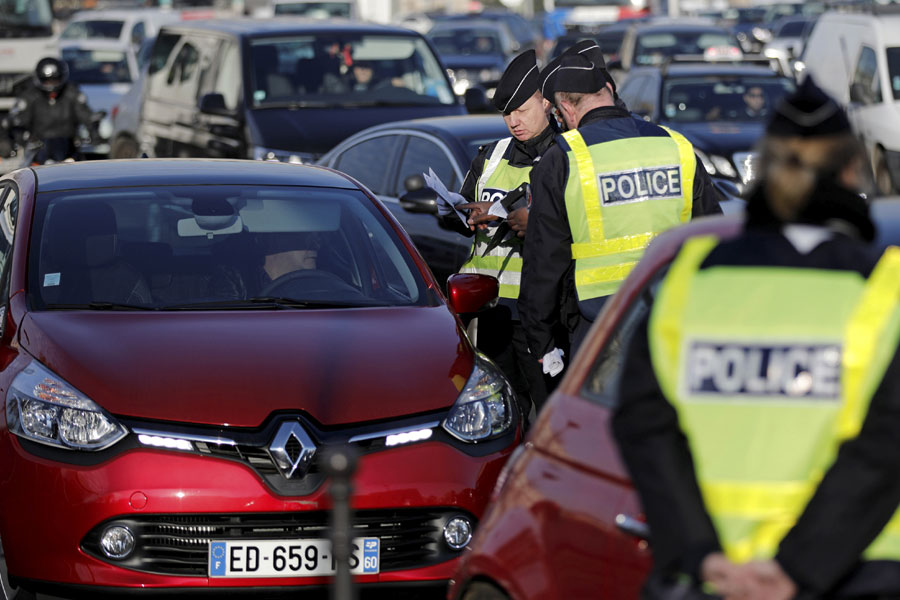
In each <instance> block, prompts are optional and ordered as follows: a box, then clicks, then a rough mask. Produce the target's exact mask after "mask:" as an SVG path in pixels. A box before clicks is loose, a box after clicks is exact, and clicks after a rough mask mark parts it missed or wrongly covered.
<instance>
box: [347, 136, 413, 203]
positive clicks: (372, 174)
mask: <svg viewBox="0 0 900 600" xmlns="http://www.w3.org/2000/svg"><path fill="white" fill-rule="evenodd" d="M401 141H402V136H399V135H382V136H378V137H375V138H370V139H368V140H365V141H362V142H360V143H358V144H356V145H355V146H351V147H350V148H348V149H347V150H345V151H344V152H342V153H341V154H340V156H338V158H337V160H336V161H335V163H334V168H335V169H337V170H339V171H343V172H344V173H346V174H347V175H349V176H350V177H353V178H354V179H356V180H357V181H359V182H360V183H362V184H363V185H364V186H366V187H367V188H369V189H370V190H371V191H372V193H375V194H380V195H384V194H385V193H386V190H387V176H388V172H389V171H390V168H389V166H388V165H390V164H391V163H390V162H389V160H390V157H391V156H393V154H394V151H395V149H396V145H397V144H399V143H400V142H401Z"/></svg>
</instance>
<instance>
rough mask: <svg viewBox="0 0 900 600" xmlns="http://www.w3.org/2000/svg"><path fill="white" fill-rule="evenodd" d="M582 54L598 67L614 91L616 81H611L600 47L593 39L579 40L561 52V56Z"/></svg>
mask: <svg viewBox="0 0 900 600" xmlns="http://www.w3.org/2000/svg"><path fill="white" fill-rule="evenodd" d="M576 54H577V55H579V56H583V57H585V58H586V59H588V60H589V61H591V62H592V63H594V67H595V68H596V69H599V70H600V71H601V72H602V73H603V75H604V77H606V80H607V81H608V82H609V83H610V85H612V88H613V92H615V91H616V82H615V81H613V78H612V75H610V74H609V71H608V70H607V69H606V59H605V58H604V57H603V51H602V50H601V49H600V45H599V44H598V43H597V42H595V41H594V40H581V41H580V42H577V43H575V44H573V45H572V46H570V47H569V48H567V49H566V51H565V52H563V54H562V55H563V56H567V55H568V56H572V55H576Z"/></svg>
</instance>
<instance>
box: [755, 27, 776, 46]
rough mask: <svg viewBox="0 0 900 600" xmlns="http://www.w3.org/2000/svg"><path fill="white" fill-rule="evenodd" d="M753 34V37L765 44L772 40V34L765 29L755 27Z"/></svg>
mask: <svg viewBox="0 0 900 600" xmlns="http://www.w3.org/2000/svg"><path fill="white" fill-rule="evenodd" d="M752 33H753V37H755V38H756V39H758V40H759V41H760V42H762V43H764V44H765V43H766V42H768V41H769V40H771V39H772V32H771V31H769V30H768V29H766V28H765V27H754V28H753V30H752Z"/></svg>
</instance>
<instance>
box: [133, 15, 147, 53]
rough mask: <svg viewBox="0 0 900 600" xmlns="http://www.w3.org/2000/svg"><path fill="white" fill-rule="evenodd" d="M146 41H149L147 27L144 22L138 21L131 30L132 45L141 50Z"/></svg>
mask: <svg viewBox="0 0 900 600" xmlns="http://www.w3.org/2000/svg"><path fill="white" fill-rule="evenodd" d="M145 39H147V26H146V25H145V24H144V22H143V21H138V22H137V23H135V24H134V27H132V28H131V43H132V44H134V47H135V48H140V46H141V44H143V43H144V40H145Z"/></svg>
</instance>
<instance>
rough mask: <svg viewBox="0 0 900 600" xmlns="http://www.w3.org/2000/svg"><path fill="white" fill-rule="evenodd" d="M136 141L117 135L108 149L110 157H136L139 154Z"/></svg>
mask: <svg viewBox="0 0 900 600" xmlns="http://www.w3.org/2000/svg"><path fill="white" fill-rule="evenodd" d="M140 151H141V149H140V147H139V146H138V143H137V142H136V141H135V140H133V139H131V138H130V137H119V138H116V141H115V142H113V144H112V147H111V148H110V149H109V157H110V158H137V157H138V156H139V155H140Z"/></svg>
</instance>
